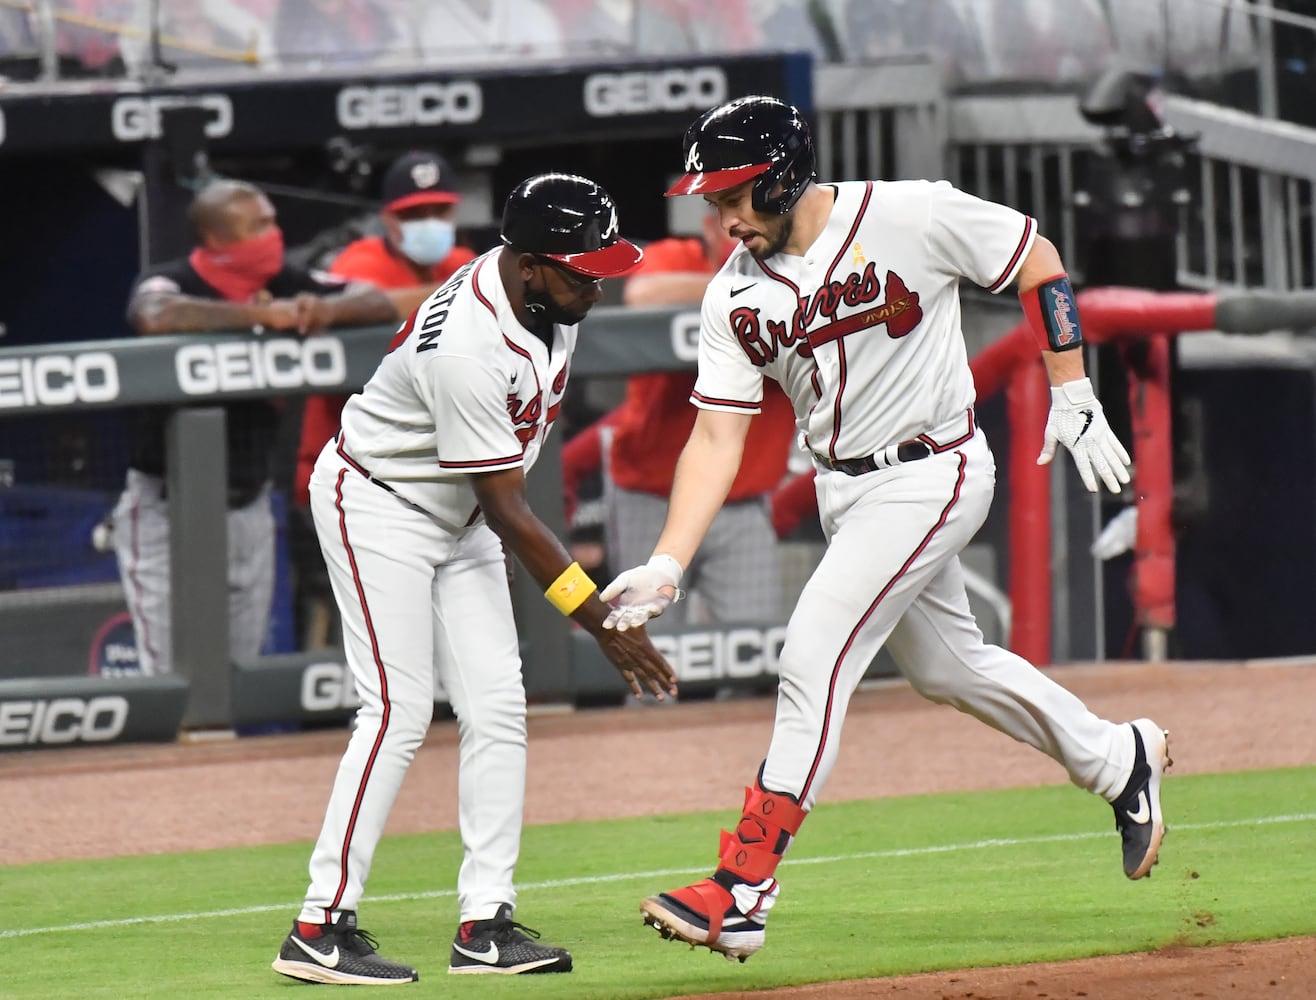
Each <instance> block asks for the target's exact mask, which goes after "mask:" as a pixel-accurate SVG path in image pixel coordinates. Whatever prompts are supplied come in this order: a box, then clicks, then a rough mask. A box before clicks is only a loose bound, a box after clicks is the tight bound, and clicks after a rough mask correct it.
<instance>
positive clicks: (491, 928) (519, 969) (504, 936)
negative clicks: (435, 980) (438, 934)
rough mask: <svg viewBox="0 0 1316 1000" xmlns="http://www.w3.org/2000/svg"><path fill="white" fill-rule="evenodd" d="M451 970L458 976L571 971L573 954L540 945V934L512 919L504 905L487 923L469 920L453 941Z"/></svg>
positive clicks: (508, 906)
mask: <svg viewBox="0 0 1316 1000" xmlns="http://www.w3.org/2000/svg"><path fill="white" fill-rule="evenodd" d="M448 971H449V972H451V973H455V974H477V975H478V974H481V973H501V974H503V975H507V976H515V975H519V974H521V973H531V972H570V971H571V953H570V952H569V951H567V950H566V949H565V948H553V947H550V946H548V945H542V944H539V932H538V931H533V930H531V929H530V928H529V927H527V926H525V924H518V923H517V922H516V921H514V920H513V919H512V906H511V904H510V903H503V904H502V905H501V906H500V907H498V912H497V913H495V914H494V915H493V917H491V918H490V919H488V920H468V921H466V922H465V923H463V924H462V925H461V926H459V927H458V928H457V936H456V937H454V938H453V939H452V957H451V958H450V959H449V961H448Z"/></svg>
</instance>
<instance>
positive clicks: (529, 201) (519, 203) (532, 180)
mask: <svg viewBox="0 0 1316 1000" xmlns="http://www.w3.org/2000/svg"><path fill="white" fill-rule="evenodd" d="M501 236H502V239H503V242H504V243H505V244H507V245H508V246H510V247H514V248H516V249H517V250H523V251H525V252H526V253H532V254H535V255H536V256H539V257H548V258H549V259H551V260H555V261H557V262H558V263H560V264H562V265H563V266H564V267H568V268H570V269H571V270H573V271H579V272H580V273H581V274H587V275H589V276H590V277H591V278H608V277H612V276H614V275H618V274H625V273H626V272H627V271H629V270H631V268H633V267H635V265H636V264H638V263H639V262H640V258H641V257H642V256H643V253H642V252H641V251H640V248H639V247H637V246H636V245H635V244H634V243H632V242H630V241H629V240H626V239H622V237H621V234H620V232H619V231H618V227H617V206H616V204H614V203H613V200H612V196H611V195H609V194H608V192H607V191H605V190H603V188H602V187H600V186H599V185H598V184H596V183H594V181H592V180H589V179H588V178H586V177H579V176H577V175H576V174H537V175H535V176H534V177H529V178H527V179H526V180H523V181H522V182H521V183H520V184H518V185H517V186H516V189H515V190H514V191H513V192H512V193H511V194H510V195H508V197H507V203H506V204H505V205H504V206H503V226H502V231H501Z"/></svg>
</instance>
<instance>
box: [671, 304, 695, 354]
mask: <svg viewBox="0 0 1316 1000" xmlns="http://www.w3.org/2000/svg"><path fill="white" fill-rule="evenodd" d="M671 323H672V325H671V334H672V353H673V354H675V355H676V357H677V360H678V361H698V360H699V313H698V312H680V313H677V314H676V315H675V316H673V317H672V321H671Z"/></svg>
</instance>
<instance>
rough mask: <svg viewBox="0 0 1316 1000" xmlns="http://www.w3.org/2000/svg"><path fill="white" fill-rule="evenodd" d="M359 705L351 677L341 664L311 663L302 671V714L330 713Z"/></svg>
mask: <svg viewBox="0 0 1316 1000" xmlns="http://www.w3.org/2000/svg"><path fill="white" fill-rule="evenodd" d="M360 704H361V699H360V698H358V697H357V694H356V685H354V684H353V683H352V675H351V673H350V672H349V671H348V669H347V667H346V666H344V665H343V664H341V663H312V664H311V665H310V666H309V667H307V668H306V669H305V670H303V671H302V711H303V712H332V711H334V710H336V709H339V708H356V707H357V706H358V705H360Z"/></svg>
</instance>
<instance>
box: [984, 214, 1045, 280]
mask: <svg viewBox="0 0 1316 1000" xmlns="http://www.w3.org/2000/svg"><path fill="white" fill-rule="evenodd" d="M1035 225H1036V223H1035V222H1033V217H1032V216H1031V215H1025V216H1024V235H1023V237H1022V238H1021V239H1020V240H1019V245H1018V246H1017V247H1015V248H1014V256H1012V257H1011V258H1010V263H1008V264H1006V265H1005V270H1004V271H1002V272H1001V276H1000V277H999V278H997V279H996V280H995V281H993V282H992V283H991V285H990V286H988V288H987V291H989V292H999V291H1000V290H1001V288H1002V287H1003V286H1004V285H1005V283H1006V281H1008V280H1009V278H1010V276H1011V275H1012V274H1014V269H1015V265H1017V264H1018V263H1019V258H1020V257H1022V256H1023V255H1024V247H1026V246H1028V237H1029V236H1031V235H1032V232H1033V226H1035Z"/></svg>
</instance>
